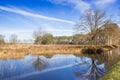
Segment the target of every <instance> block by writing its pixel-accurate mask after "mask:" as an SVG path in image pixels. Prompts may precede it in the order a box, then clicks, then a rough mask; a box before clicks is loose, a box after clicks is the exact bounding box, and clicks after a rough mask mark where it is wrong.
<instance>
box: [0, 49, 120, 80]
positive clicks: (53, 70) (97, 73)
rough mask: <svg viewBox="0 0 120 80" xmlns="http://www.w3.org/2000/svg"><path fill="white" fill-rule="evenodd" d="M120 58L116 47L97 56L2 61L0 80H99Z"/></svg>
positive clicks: (119, 51) (33, 56) (65, 55)
mask: <svg viewBox="0 0 120 80" xmlns="http://www.w3.org/2000/svg"><path fill="white" fill-rule="evenodd" d="M119 56H120V49H119V48H117V49H115V50H112V51H109V52H106V53H103V54H94V55H88V54H80V55H74V54H55V55H53V56H45V55H27V56H25V58H23V59H8V60H0V80H99V79H100V78H101V77H102V76H103V75H104V74H105V73H106V72H107V71H108V70H109V69H110V67H111V65H113V64H114V63H115V62H116V61H117V59H118V57H119Z"/></svg>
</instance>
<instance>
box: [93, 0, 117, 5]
mask: <svg viewBox="0 0 120 80" xmlns="http://www.w3.org/2000/svg"><path fill="white" fill-rule="evenodd" d="M114 2H116V0H97V1H95V2H94V4H95V5H97V6H98V5H99V6H106V5H109V4H112V3H114Z"/></svg>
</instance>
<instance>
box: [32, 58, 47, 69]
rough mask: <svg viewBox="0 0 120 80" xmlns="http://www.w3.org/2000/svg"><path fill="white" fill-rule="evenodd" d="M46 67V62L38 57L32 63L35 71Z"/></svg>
mask: <svg viewBox="0 0 120 80" xmlns="http://www.w3.org/2000/svg"><path fill="white" fill-rule="evenodd" d="M47 65H48V62H47V61H45V60H42V59H41V58H40V57H39V56H38V57H37V59H36V60H35V61H34V62H33V66H34V68H35V69H36V70H39V71H41V70H44V69H45V68H46V67H47Z"/></svg>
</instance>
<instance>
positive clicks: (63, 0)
mask: <svg viewBox="0 0 120 80" xmlns="http://www.w3.org/2000/svg"><path fill="white" fill-rule="evenodd" d="M49 1H50V2H52V3H56V4H63V5H64V4H66V5H69V4H72V5H73V6H74V8H75V9H77V10H79V11H81V12H82V13H84V12H85V10H88V9H90V8H91V4H89V3H87V2H85V1H83V0H49Z"/></svg>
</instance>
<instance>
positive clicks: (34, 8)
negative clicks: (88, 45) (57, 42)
mask: <svg viewBox="0 0 120 80" xmlns="http://www.w3.org/2000/svg"><path fill="white" fill-rule="evenodd" d="M119 4H120V0H0V34H2V35H4V36H5V39H9V36H10V35H11V34H16V35H17V36H18V38H19V39H22V40H24V39H33V31H34V30H36V29H38V28H39V27H42V28H43V29H44V30H45V31H47V32H49V33H52V34H53V35H54V36H61V35H72V34H73V33H74V27H75V23H76V22H78V21H79V18H80V16H81V15H82V14H84V11H85V10H87V9H100V10H103V11H106V12H107V14H109V15H111V14H113V15H114V16H117V13H118V12H119V9H118V8H120V6H119ZM118 19H119V18H118V17H115V20H116V22H117V20H118Z"/></svg>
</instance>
